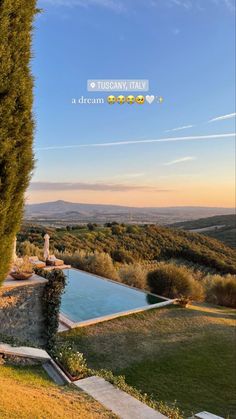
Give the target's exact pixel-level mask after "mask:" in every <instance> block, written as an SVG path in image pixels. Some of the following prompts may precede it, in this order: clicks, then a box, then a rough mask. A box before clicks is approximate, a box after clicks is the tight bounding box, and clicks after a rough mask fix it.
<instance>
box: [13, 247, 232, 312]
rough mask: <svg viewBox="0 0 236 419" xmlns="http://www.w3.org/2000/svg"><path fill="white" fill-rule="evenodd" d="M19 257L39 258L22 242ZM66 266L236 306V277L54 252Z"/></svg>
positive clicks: (161, 291)
mask: <svg viewBox="0 0 236 419" xmlns="http://www.w3.org/2000/svg"><path fill="white" fill-rule="evenodd" d="M19 253H20V254H21V255H26V254H28V255H36V256H39V257H40V256H42V255H41V253H42V251H40V249H39V248H38V247H37V246H35V245H34V244H32V243H30V242H28V241H25V242H23V243H21V244H20V246H19ZM57 256H58V257H59V258H61V259H63V260H64V261H65V263H66V264H69V265H71V266H73V267H74V268H77V269H81V270H84V271H87V272H91V273H94V274H97V275H100V276H104V277H106V278H110V279H113V280H115V281H119V282H122V283H124V284H126V285H129V286H132V287H136V288H140V289H150V290H151V292H153V293H156V294H158V295H162V296H165V297H167V298H180V297H187V298H190V299H191V300H194V301H203V300H204V299H205V298H206V301H208V302H210V303H214V304H218V305H223V306H226V307H236V276H235V275H230V274H228V275H226V276H220V275H211V276H210V275H207V276H206V277H205V279H204V278H203V275H204V274H203V273H202V272H200V271H194V270H193V269H191V267H190V268H189V267H187V266H184V265H176V264H175V263H164V262H155V263H154V264H153V263H151V262H148V263H146V264H144V263H142V264H141V263H138V262H137V263H132V264H128V263H120V262H114V261H113V259H112V258H111V256H110V255H109V254H108V253H105V252H98V251H95V252H86V251H84V250H79V251H76V252H75V253H72V254H71V253H66V252H64V253H57Z"/></svg>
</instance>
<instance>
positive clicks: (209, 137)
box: [36, 132, 236, 151]
mask: <svg viewBox="0 0 236 419" xmlns="http://www.w3.org/2000/svg"><path fill="white" fill-rule="evenodd" d="M235 136H236V133H235V132H232V133H230V134H213V135H196V136H191V137H169V138H157V139H150V140H149V139H148V140H128V141H115V142H105V143H94V144H71V145H55V146H48V147H39V148H36V151H50V150H69V149H76V148H92V147H116V146H126V145H139V144H152V143H170V142H177V141H205V140H223V139H230V138H234V137H235Z"/></svg>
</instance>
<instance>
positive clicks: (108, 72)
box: [27, 0, 235, 206]
mask: <svg viewBox="0 0 236 419" xmlns="http://www.w3.org/2000/svg"><path fill="white" fill-rule="evenodd" d="M38 5H39V6H40V7H42V8H43V9H44V11H43V13H41V15H39V16H38V17H37V19H36V22H35V33H34V45H33V49H34V59H33V63H32V70H33V74H34V77H35V106H34V112H35V119H36V140H35V153H36V159H37V164H36V169H35V173H34V176H33V179H32V184H31V188H30V190H29V191H28V194H27V196H28V199H29V201H30V202H42V201H50V200H54V199H66V200H70V201H74V202H91V203H92V202H93V203H116V204H125V205H131V206H132V205H137V206H149V205H150V206H172V205H206V206H211V205H212V206H233V199H234V194H233V187H234V185H233V179H234V158H233V157H234V141H235V137H234V136H232V135H231V136H229V134H233V133H234V132H235V93H234V91H235V76H234V72H235V68H234V66H235V55H234V48H235V44H234V42H235V41H234V36H235V23H234V17H235V10H234V2H233V1H231V0H117V1H115V0H86V1H85V0H40V1H39V2H38ZM87 79H149V83H150V91H149V94H154V95H161V96H163V98H164V102H163V103H162V104H159V103H153V104H152V105H149V104H148V103H145V104H144V105H132V106H130V105H127V104H124V105H118V104H116V105H112V106H111V105H108V104H107V103H105V104H103V105H87V104H84V105H78V104H76V105H73V104H72V98H79V97H81V96H82V95H83V96H84V97H104V98H106V97H107V94H100V93H89V92H87V91H86V82H87ZM219 135H220V137H216V136H219ZM208 136H211V137H208ZM214 136H215V137H214ZM173 137H174V138H175V141H173V140H171V139H173ZM179 137H181V138H182V137H187V139H186V140H183V139H180V140H178V139H179ZM162 139H170V141H154V142H150V140H162ZM107 143H109V144H107ZM111 143H113V144H111ZM120 143H123V144H120ZM104 144H105V145H104ZM68 146H69V147H68ZM81 146H82V147H81Z"/></svg>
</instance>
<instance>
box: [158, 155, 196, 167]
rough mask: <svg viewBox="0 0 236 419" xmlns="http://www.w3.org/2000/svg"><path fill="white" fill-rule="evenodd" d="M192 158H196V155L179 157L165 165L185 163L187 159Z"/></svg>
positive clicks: (190, 159)
mask: <svg viewBox="0 0 236 419" xmlns="http://www.w3.org/2000/svg"><path fill="white" fill-rule="evenodd" d="M192 160H196V157H194V156H186V157H180V158H179V159H176V160H171V161H169V162H167V163H164V166H172V165H173V164H179V163H184V162H186V161H192Z"/></svg>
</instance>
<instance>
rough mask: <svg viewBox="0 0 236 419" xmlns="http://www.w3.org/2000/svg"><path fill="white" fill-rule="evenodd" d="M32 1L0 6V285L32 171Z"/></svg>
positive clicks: (16, 0) (34, 5) (6, 1)
mask: <svg viewBox="0 0 236 419" xmlns="http://www.w3.org/2000/svg"><path fill="white" fill-rule="evenodd" d="M36 11H37V9H36V0H31V1H29V0H14V1H8V0H1V2H0V39H1V48H0V75H1V77H0V142H1V146H0V260H1V264H0V283H1V281H2V280H3V279H4V278H5V275H6V273H7V271H8V269H9V267H10V263H11V259H12V251H13V242H14V237H15V235H16V233H17V231H18V230H19V227H20V222H21V218H22V213H23V206H24V193H25V190H26V189H27V187H28V184H29V180H30V175H31V172H32V169H33V151H32V142H33V125H34V124H33V117H32V104H33V80H32V76H31V70H30V59H31V40H32V37H31V32H32V23H33V18H34V15H35V13H36Z"/></svg>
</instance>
